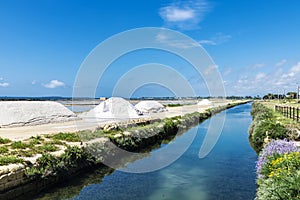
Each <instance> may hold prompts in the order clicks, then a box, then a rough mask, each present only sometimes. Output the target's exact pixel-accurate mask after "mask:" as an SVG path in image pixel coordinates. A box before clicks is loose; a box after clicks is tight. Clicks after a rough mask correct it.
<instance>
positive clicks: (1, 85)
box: [0, 82, 9, 87]
mask: <svg viewBox="0 0 300 200" xmlns="http://www.w3.org/2000/svg"><path fill="white" fill-rule="evenodd" d="M8 86H9V83H7V82H4V83H0V87H8Z"/></svg>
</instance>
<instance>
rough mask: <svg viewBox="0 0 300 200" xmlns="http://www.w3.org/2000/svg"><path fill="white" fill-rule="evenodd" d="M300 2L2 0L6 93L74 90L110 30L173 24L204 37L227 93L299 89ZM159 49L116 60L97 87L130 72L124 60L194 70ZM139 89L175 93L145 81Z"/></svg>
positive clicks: (1, 88)
mask: <svg viewBox="0 0 300 200" xmlns="http://www.w3.org/2000/svg"><path fill="white" fill-rule="evenodd" d="M299 7H300V1H298V0H288V1H286V0H242V1H236V0H194V1H159V0H153V1H152V0H151V1H150V0H149V1H146V0H130V1H119V0H99V1H85V0H78V1H73V0H26V1H23V0H0V96H53V95H55V96H56V95H57V96H72V91H73V83H74V80H75V78H76V74H77V72H78V70H79V68H80V65H81V63H82V62H83V61H84V59H85V58H86V56H87V55H88V54H89V53H90V52H91V51H92V50H93V49H94V48H95V47H96V46H97V45H98V44H99V43H100V42H102V41H104V40H105V39H107V38H109V37H111V36H112V35H114V34H117V33H120V32H123V31H126V30H129V29H134V28H141V27H162V28H169V29H173V30H176V31H180V32H182V33H184V34H186V35H188V36H189V37H191V38H193V39H194V40H195V41H197V42H198V43H200V44H201V45H202V46H203V47H204V48H205V50H206V51H207V52H208V54H209V55H210V56H211V57H212V59H213V60H214V62H215V63H216V65H217V66H218V69H219V71H220V72H221V74H222V78H223V81H224V86H225V89H226V93H227V95H258V94H259V95H263V94H265V93H278V92H280V93H283V91H286V92H287V91H295V90H296V87H297V86H296V83H298V82H299V83H300V57H299V52H300V51H299V44H300V39H299V35H300V29H299V27H300V12H299ZM156 54H158V52H155V51H152V52H151V51H146V52H144V53H143V52H140V53H136V54H135V55H133V56H131V55H129V56H128V58H127V59H126V58H122V59H120V60H119V61H118V62H116V63H114V65H115V68H114V67H112V68H111V70H108V74H107V76H106V77H105V78H104V79H103V81H102V82H100V83H99V87H98V90H97V93H96V95H97V96H109V95H110V94H111V90H112V85H113V84H114V83H115V82H116V81H117V80H115V79H118V78H117V77H119V76H121V74H119V75H118V76H117V74H118V73H122V72H124V70H123V71H122V70H119V68H118V67H120V66H117V65H118V63H119V65H122V66H124V65H125V66H127V67H126V69H130V67H133V66H135V65H138V64H143V63H147V62H150V61H151V62H153V61H156V62H162V63H164V62H166V63H167V64H168V65H170V66H173V67H174V68H177V69H178V70H181V71H180V72H181V73H182V74H187V76H189V75H188V74H189V73H188V70H187V69H186V68H187V67H183V66H184V63H181V61H176V62H175V61H174V60H173V59H172V56H170V55H163V56H162V55H160V56H156ZM141 57H142V58H141ZM162 57H164V58H162ZM154 58H157V59H158V60H155V59H154ZM170 59H171V60H173V62H168V60H170ZM137 60H138V61H139V62H137ZM179 64H181V67H180V66H178V65H179ZM189 78H191V79H190V81H191V84H199V82H201V80H197V81H194V82H193V81H192V77H191V76H189ZM189 78H188V79H189ZM199 90H200V91H198V92H197V94H199V95H207V91H206V90H205V89H203V91H202V90H201V87H199ZM135 95H137V96H147V95H150V96H151V95H153V96H155V95H157V96H164V95H166V96H168V95H171V93H170V91H168V89H167V88H162V87H158V86H155V85H153V86H151V85H146V86H145V87H144V88H139V90H138V91H136V93H135Z"/></svg>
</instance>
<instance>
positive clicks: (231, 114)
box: [38, 104, 257, 200]
mask: <svg viewBox="0 0 300 200" xmlns="http://www.w3.org/2000/svg"><path fill="white" fill-rule="evenodd" d="M250 110H251V104H245V105H241V106H237V107H234V108H231V109H229V110H227V115H226V121H225V125H224V129H223V131H222V135H221V137H220V139H219V140H218V142H217V144H216V146H215V148H214V149H213V150H212V152H211V153H210V154H209V155H208V156H207V157H205V158H204V159H199V158H198V153H199V148H200V146H201V144H202V142H203V139H204V136H205V133H206V131H207V128H208V125H209V122H210V120H211V119H209V120H206V121H204V122H203V123H201V124H200V125H199V126H198V127H194V128H192V129H191V130H189V131H187V132H186V133H184V134H183V135H181V136H178V137H177V138H175V140H173V141H172V142H170V143H169V144H164V145H161V147H160V148H164V147H166V146H167V145H172V144H174V143H177V144H182V143H184V142H186V140H187V138H188V137H189V133H190V132H191V131H193V130H195V129H196V128H198V130H197V135H196V137H195V139H194V141H193V143H192V145H191V146H190V147H189V148H188V150H187V151H186V152H185V153H184V154H183V156H181V157H180V158H179V159H178V160H177V161H176V162H174V163H173V164H171V165H170V166H168V167H166V168H163V169H161V170H158V171H154V172H150V173H141V174H132V173H126V172H122V171H118V170H116V171H113V170H107V169H106V171H105V172H103V171H101V170H96V171H94V172H91V173H88V174H85V175H82V176H81V177H76V179H72V180H70V181H68V182H66V183H64V184H59V185H58V186H57V187H56V188H54V189H52V190H47V192H45V193H43V194H41V195H40V196H39V198H38V199H74V200H81V199H84V200H93V199H100V200H113V199H118V200H123V199H124V200H127V199H130V200H140V199H143V200H144V199H145V200H166V199H172V200H173V199H186V200H193V199H197V200H217V199H220V200H239V199H241V200H248V199H249V200H250V199H251V200H253V199H254V197H255V190H256V185H255V161H256V159H257V156H256V154H255V152H254V151H253V150H252V149H251V147H250V145H249V143H248V127H249V125H250V123H251V116H250ZM214 117H218V115H216V116H214ZM156 152H157V150H153V151H151V152H150V157H151V156H154V155H155V153H156ZM147 159H149V157H148V158H142V159H140V160H138V161H135V162H133V163H130V164H128V166H130V165H135V163H137V162H144V161H146V160H147ZM105 174H108V175H106V176H105Z"/></svg>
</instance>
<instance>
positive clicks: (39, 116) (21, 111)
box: [0, 101, 78, 128]
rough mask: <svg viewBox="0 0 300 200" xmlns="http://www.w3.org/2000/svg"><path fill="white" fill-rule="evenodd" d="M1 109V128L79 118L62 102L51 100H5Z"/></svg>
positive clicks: (0, 104)
mask: <svg viewBox="0 0 300 200" xmlns="http://www.w3.org/2000/svg"><path fill="white" fill-rule="evenodd" d="M0 110H1V112H0V128H3V127H16V126H30V125H39V124H48V123H54V122H64V121H70V120H75V119H78V118H77V116H76V115H75V114H74V113H73V112H72V111H70V110H69V109H67V108H66V107H64V106H63V105H62V104H60V103H57V102H51V101H3V102H0Z"/></svg>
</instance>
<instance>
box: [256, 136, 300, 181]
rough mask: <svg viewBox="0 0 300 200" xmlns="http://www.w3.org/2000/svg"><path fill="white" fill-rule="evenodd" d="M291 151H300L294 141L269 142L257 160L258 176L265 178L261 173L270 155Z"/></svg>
mask: <svg viewBox="0 0 300 200" xmlns="http://www.w3.org/2000/svg"><path fill="white" fill-rule="evenodd" d="M290 152H300V149H299V148H298V147H297V146H296V144H295V143H294V142H292V141H287V140H286V139H284V140H272V141H271V142H270V143H268V144H267V145H266V146H265V147H264V148H263V150H262V151H261V152H260V154H259V157H258V161H257V162H256V173H257V175H258V178H263V177H264V175H262V174H261V169H262V167H263V166H264V165H265V164H266V163H268V162H269V159H268V157H269V156H273V155H276V154H284V153H290Z"/></svg>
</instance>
